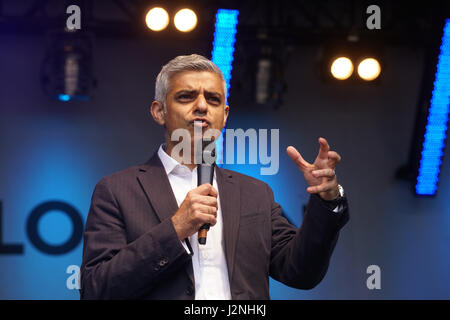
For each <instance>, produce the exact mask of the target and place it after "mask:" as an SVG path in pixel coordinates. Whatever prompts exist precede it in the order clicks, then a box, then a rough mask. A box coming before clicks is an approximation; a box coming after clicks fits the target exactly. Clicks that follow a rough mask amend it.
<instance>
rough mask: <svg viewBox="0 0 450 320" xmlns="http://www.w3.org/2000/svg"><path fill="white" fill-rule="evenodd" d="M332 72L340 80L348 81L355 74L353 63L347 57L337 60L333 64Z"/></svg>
mask: <svg viewBox="0 0 450 320" xmlns="http://www.w3.org/2000/svg"><path fill="white" fill-rule="evenodd" d="M330 72H331V74H332V75H333V77H334V78H336V79H338V80H346V79H348V78H350V76H351V75H352V73H353V63H352V61H351V60H350V59H349V58H347V57H339V58H336V59H335V60H334V61H333V63H332V64H331V68H330Z"/></svg>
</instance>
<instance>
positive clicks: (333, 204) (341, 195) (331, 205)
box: [323, 184, 345, 210]
mask: <svg viewBox="0 0 450 320" xmlns="http://www.w3.org/2000/svg"><path fill="white" fill-rule="evenodd" d="M338 190H339V196H338V197H337V198H336V199H334V200H323V201H324V202H325V204H326V205H327V207H328V208H330V209H331V210H334V209H336V208H337V207H338V206H339V205H340V204H342V202H343V201H344V197H345V193H344V188H343V187H342V186H341V185H340V184H338Z"/></svg>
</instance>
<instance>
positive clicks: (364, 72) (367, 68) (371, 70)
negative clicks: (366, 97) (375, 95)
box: [358, 58, 381, 81]
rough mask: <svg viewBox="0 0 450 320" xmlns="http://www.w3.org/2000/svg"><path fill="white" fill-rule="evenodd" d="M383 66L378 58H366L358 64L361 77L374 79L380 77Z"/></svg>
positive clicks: (367, 79) (368, 79)
mask: <svg viewBox="0 0 450 320" xmlns="http://www.w3.org/2000/svg"><path fill="white" fill-rule="evenodd" d="M380 73H381V66H380V63H379V62H378V60H377V59H374V58H365V59H364V60H362V61H361V62H360V63H359V65H358V75H359V77H360V78H361V79H363V80H366V81H372V80H375V79H376V78H378V76H379V75H380Z"/></svg>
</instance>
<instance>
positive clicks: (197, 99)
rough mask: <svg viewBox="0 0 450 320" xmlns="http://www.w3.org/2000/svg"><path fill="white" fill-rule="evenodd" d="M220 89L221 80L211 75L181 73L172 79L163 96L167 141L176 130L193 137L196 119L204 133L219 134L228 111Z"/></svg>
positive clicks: (196, 72)
mask: <svg viewBox="0 0 450 320" xmlns="http://www.w3.org/2000/svg"><path fill="white" fill-rule="evenodd" d="M223 87H224V86H223V82H222V79H221V78H220V76H219V75H218V74H216V73H214V72H209V71H184V72H181V73H178V74H176V75H175V76H173V77H172V79H171V87H170V88H169V92H168V94H167V97H166V111H167V113H166V115H165V121H164V122H165V126H166V138H168V139H170V137H171V134H172V132H173V131H174V130H176V129H179V128H183V129H187V130H188V131H189V132H190V133H191V136H193V132H194V121H195V120H198V121H202V129H203V132H204V131H205V130H208V129H216V130H219V131H222V129H223V127H224V126H225V122H226V120H227V117H228V110H229V107H228V106H226V105H225V100H226V99H225V98H226V97H225V93H224V92H223Z"/></svg>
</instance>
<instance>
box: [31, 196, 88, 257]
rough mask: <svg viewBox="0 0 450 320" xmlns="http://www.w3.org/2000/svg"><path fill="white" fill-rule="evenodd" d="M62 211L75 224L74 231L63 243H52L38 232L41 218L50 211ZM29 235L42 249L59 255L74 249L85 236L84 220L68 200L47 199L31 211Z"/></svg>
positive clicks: (38, 247) (37, 246) (36, 245)
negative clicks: (46, 240)
mask: <svg viewBox="0 0 450 320" xmlns="http://www.w3.org/2000/svg"><path fill="white" fill-rule="evenodd" d="M54 210H55V211H61V212H63V213H64V214H66V215H67V216H68V217H69V219H70V221H71V222H72V225H73V231H72V235H71V236H70V238H69V239H68V240H67V241H66V242H64V243H63V244H61V245H51V244H48V243H47V242H45V241H44V240H43V239H42V238H41V236H40V235H39V232H38V222H39V220H40V219H41V218H42V217H43V216H44V215H45V214H46V213H47V212H49V211H54ZM27 235H28V238H29V239H30V242H31V243H32V244H33V245H34V246H35V247H36V248H37V249H38V250H40V251H42V252H44V253H47V254H52V255H59V254H64V253H67V252H69V251H71V250H73V249H74V248H75V247H76V246H77V245H78V244H79V243H80V241H81V238H82V236H83V220H82V218H81V215H80V214H79V213H78V211H77V209H75V208H74V207H73V206H71V205H70V204H68V203H66V202H62V201H47V202H44V203H42V204H40V205H38V206H37V207H35V208H34V209H33V211H31V213H30V216H29V217H28V220H27Z"/></svg>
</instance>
